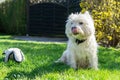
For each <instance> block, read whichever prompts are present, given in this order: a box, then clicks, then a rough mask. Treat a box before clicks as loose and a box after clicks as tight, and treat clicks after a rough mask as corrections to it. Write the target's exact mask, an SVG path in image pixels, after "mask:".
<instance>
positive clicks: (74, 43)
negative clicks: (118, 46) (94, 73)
mask: <svg viewBox="0 0 120 80" xmlns="http://www.w3.org/2000/svg"><path fill="white" fill-rule="evenodd" d="M65 33H66V35H67V37H68V45H67V49H66V50H65V51H64V53H63V55H62V56H61V58H59V59H58V60H57V61H55V62H56V63H57V62H64V63H66V64H67V65H70V66H71V67H72V68H74V69H78V68H93V69H95V70H97V69H98V57H97V42H96V38H95V28H94V22H93V19H92V17H91V16H90V14H89V12H87V11H86V12H85V13H84V14H82V13H79V14H78V13H76V14H71V15H70V16H69V17H68V20H67V23H66V30H65Z"/></svg>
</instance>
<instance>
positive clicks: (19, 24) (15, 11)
mask: <svg viewBox="0 0 120 80" xmlns="http://www.w3.org/2000/svg"><path fill="white" fill-rule="evenodd" d="M25 1H26V0H6V1H5V2H3V3H1V4H0V10H1V11H0V20H1V23H2V26H3V27H4V28H3V29H2V30H4V31H6V32H7V33H11V34H24V33H25V27H26V17H25V15H26V14H25V13H26V11H25V10H26V9H25Z"/></svg>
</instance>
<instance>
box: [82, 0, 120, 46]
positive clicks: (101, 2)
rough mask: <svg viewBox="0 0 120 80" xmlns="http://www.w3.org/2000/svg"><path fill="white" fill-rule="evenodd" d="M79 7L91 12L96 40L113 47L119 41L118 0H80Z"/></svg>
mask: <svg viewBox="0 0 120 80" xmlns="http://www.w3.org/2000/svg"><path fill="white" fill-rule="evenodd" d="M80 7H81V8H82V12H84V11H86V10H89V11H90V12H91V13H92V16H93V18H94V22H95V27H96V37H97V41H98V42H100V43H101V44H103V45H104V46H114V47H115V46H117V45H118V44H119V43H120V1H119V0H82V1H81V3H80Z"/></svg>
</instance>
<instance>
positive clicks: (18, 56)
mask: <svg viewBox="0 0 120 80" xmlns="http://www.w3.org/2000/svg"><path fill="white" fill-rule="evenodd" d="M3 54H5V62H7V61H8V60H9V59H14V60H15V61H16V62H22V61H23V60H25V57H24V54H23V52H22V51H21V50H20V49H19V48H9V49H7V50H5V51H4V52H3Z"/></svg>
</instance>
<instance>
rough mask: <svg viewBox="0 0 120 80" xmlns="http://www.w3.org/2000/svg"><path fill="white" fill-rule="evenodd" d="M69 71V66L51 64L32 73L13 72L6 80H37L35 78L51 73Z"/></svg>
mask: <svg viewBox="0 0 120 80" xmlns="http://www.w3.org/2000/svg"><path fill="white" fill-rule="evenodd" d="M67 69H69V67H68V66H67V65H64V64H62V63H61V64H49V65H44V66H40V67H37V68H35V69H34V70H33V71H31V72H24V71H15V70H14V71H12V72H10V73H8V74H7V76H6V77H5V79H7V78H8V79H20V78H22V77H23V78H27V79H35V77H37V76H39V77H41V76H42V75H45V74H48V73H51V72H63V71H65V70H67Z"/></svg>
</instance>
